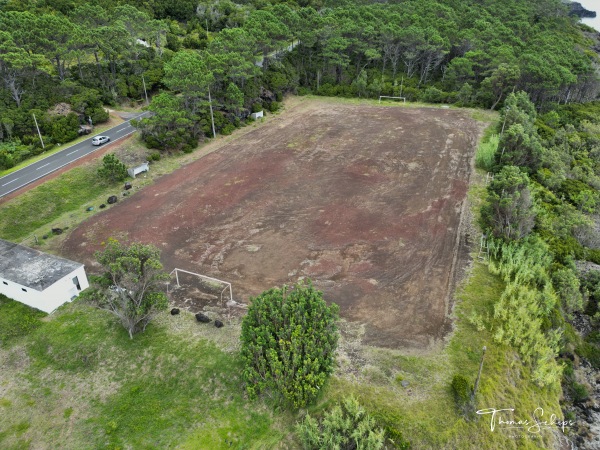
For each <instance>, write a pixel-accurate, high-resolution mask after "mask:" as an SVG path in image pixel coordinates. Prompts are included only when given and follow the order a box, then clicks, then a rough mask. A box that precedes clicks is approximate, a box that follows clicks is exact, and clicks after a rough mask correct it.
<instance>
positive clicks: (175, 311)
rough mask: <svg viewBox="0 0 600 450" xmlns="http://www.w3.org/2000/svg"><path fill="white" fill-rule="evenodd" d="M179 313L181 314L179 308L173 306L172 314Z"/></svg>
mask: <svg viewBox="0 0 600 450" xmlns="http://www.w3.org/2000/svg"><path fill="white" fill-rule="evenodd" d="M177 314H179V308H173V309H172V310H171V315H172V316H176V315H177Z"/></svg>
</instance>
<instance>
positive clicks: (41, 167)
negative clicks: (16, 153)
mask: <svg viewBox="0 0 600 450" xmlns="http://www.w3.org/2000/svg"><path fill="white" fill-rule="evenodd" d="M49 165H50V163H48V164H44V165H43V166H40V167H38V168H37V169H35V170H40V169H43V168H44V167H46V166H49Z"/></svg>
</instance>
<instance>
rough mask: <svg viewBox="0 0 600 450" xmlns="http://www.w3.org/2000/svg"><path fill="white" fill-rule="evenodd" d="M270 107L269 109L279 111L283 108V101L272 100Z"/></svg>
mask: <svg viewBox="0 0 600 450" xmlns="http://www.w3.org/2000/svg"><path fill="white" fill-rule="evenodd" d="M268 107H269V111H271V112H277V111H279V110H280V109H281V103H280V102H271V103H269V105H268Z"/></svg>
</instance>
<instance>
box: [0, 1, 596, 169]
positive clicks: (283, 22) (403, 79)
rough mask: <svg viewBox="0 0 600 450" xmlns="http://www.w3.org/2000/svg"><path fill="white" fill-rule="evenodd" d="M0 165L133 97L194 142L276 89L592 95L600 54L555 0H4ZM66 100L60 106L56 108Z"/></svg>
mask: <svg viewBox="0 0 600 450" xmlns="http://www.w3.org/2000/svg"><path fill="white" fill-rule="evenodd" d="M0 24H1V28H0V29H1V30H3V31H1V32H0V74H1V76H2V90H0V105H1V106H0V168H7V167H11V166H12V165H14V164H16V163H18V162H19V161H20V160H22V159H24V158H26V157H27V156H30V155H32V154H37V153H40V152H41V151H42V150H43V149H42V148H41V144H40V142H39V138H38V136H37V132H36V128H35V119H34V115H35V117H36V118H37V121H38V122H39V126H40V128H41V133H42V135H43V139H44V142H45V143H46V144H48V145H47V146H46V149H47V148H48V146H51V145H53V144H59V143H64V142H67V141H70V140H72V139H73V138H75V137H76V136H77V134H78V132H81V131H82V130H80V125H83V124H86V125H87V124H89V122H91V123H93V124H97V123H100V122H102V121H105V120H106V119H107V117H108V116H107V113H106V111H105V109H104V107H103V105H115V104H123V103H125V104H128V105H141V104H143V102H144V101H145V99H146V95H149V98H151V100H152V101H151V104H150V105H149V109H150V110H151V111H154V112H155V113H156V114H155V115H154V116H153V117H151V118H148V119H145V120H143V121H142V123H140V124H138V125H139V126H140V128H141V129H142V133H143V137H144V139H145V141H146V142H147V144H148V146H149V147H153V148H158V149H166V150H170V149H183V150H191V149H192V148H194V147H195V146H196V144H197V142H198V140H199V139H203V138H204V136H212V133H213V131H212V126H211V125H212V124H211V118H210V115H209V109H208V105H209V98H210V100H211V102H210V103H211V105H212V106H213V108H214V126H215V131H217V132H220V133H225V134H226V133H229V132H231V131H232V129H233V128H234V127H236V126H239V125H240V121H244V120H245V119H246V118H247V117H248V116H249V113H250V112H252V111H254V110H261V109H263V108H265V109H267V110H276V109H277V108H278V107H279V102H280V101H281V99H282V96H283V95H284V94H285V93H286V92H294V93H297V94H301V95H302V94H306V93H314V94H318V95H328V96H332V95H333V96H346V97H377V96H378V95H394V96H402V97H405V98H406V99H407V100H409V101H424V102H434V103H440V102H443V103H451V104H456V105H459V106H477V107H484V108H492V109H497V108H499V107H501V106H502V103H503V101H504V100H505V98H506V95H507V94H508V93H510V92H515V91H520V90H523V91H525V92H527V93H528V94H529V96H530V98H531V100H532V101H533V102H534V103H535V105H536V107H537V108H538V109H547V108H549V107H550V106H551V105H554V104H564V103H571V102H585V101H589V100H593V99H595V97H596V95H597V92H598V90H599V86H600V85H599V83H598V80H597V77H596V69H597V59H598V58H597V54H596V53H595V52H594V51H593V50H592V46H593V42H592V40H590V39H589V38H586V37H585V34H584V33H582V31H581V26H579V25H578V24H577V19H576V18H573V17H570V16H569V15H568V11H567V7H566V6H565V5H563V4H562V3H561V2H560V1H559V0H539V1H535V2H522V1H517V0H512V1H507V2H493V1H483V2H482V1H456V0H445V1H394V2H386V3H371V2H366V1H352V2H350V1H340V0H329V1H325V2H322V1H317V2H304V1H302V2H300V3H295V2H285V3H279V2H268V1H262V0H261V1H259V0H255V1H245V2H240V3H234V2H232V1H230V0H216V1H209V2H202V1H201V2H196V1H175V0H172V1H166V2H165V1H160V2H159V1H150V2H146V1H144V2H141V1H134V0H132V1H129V2H117V1H112V0H104V1H102V0H100V1H96V2H85V1H82V0H70V1H56V2H55V1H52V2H50V1H29V2H28V1H13V0H3V1H2V2H0ZM65 105H67V106H66V107H65Z"/></svg>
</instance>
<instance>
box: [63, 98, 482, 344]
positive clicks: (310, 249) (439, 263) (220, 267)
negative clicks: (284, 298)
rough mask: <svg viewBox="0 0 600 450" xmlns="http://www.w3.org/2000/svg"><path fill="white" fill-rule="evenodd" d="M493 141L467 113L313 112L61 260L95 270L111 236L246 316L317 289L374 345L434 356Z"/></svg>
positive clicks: (153, 195)
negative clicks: (470, 202)
mask: <svg viewBox="0 0 600 450" xmlns="http://www.w3.org/2000/svg"><path fill="white" fill-rule="evenodd" d="M481 129H482V125H481V124H480V123H477V122H475V121H474V120H473V119H471V118H470V116H469V113H468V112H467V111H460V110H451V109H438V108H402V107H395V106H376V105H370V104H364V105H361V104H357V103H344V102H333V101H326V100H320V99H316V100H308V99H305V100H300V101H298V102H296V104H295V105H293V106H291V107H288V108H287V109H286V111H284V112H283V113H282V114H281V115H279V116H277V117H272V118H270V120H269V122H268V123H266V124H264V125H262V126H258V127H256V129H253V130H252V131H250V132H248V133H245V134H243V135H242V136H240V137H239V138H238V139H233V140H231V141H230V142H229V143H228V144H227V145H225V146H223V147H222V148H220V149H219V150H217V151H215V152H213V153H211V154H209V155H207V156H205V157H203V158H201V159H199V160H197V161H196V162H193V163H191V164H189V165H187V166H185V167H182V168H181V169H179V170H177V171H176V172H174V173H172V174H170V175H165V176H163V177H162V178H160V179H159V180H158V181H157V182H156V183H155V184H153V185H152V186H149V187H147V188H145V189H143V190H140V191H139V192H138V193H136V194H135V195H134V196H132V197H129V198H127V199H124V200H121V201H120V202H119V203H118V204H116V205H114V206H111V207H110V208H109V209H108V210H106V211H104V212H102V213H100V214H97V215H95V216H93V217H92V218H90V219H88V220H87V221H86V222H84V223H83V224H82V225H81V226H79V227H78V228H76V229H75V230H73V231H72V233H71V234H70V236H69V237H68V239H67V240H66V241H65V243H64V245H63V247H62V250H61V253H62V254H63V255H64V256H66V257H69V258H72V259H75V260H78V261H82V262H85V263H86V264H87V265H88V267H89V266H90V265H92V264H93V260H94V258H93V253H94V251H96V250H99V249H101V243H102V242H105V241H106V240H107V239H108V238H109V237H111V236H114V237H117V238H119V239H122V240H125V241H140V242H144V243H152V244H155V245H157V246H158V247H159V248H160V249H161V250H162V261H163V264H164V266H165V269H167V270H168V271H171V270H172V269H173V268H175V267H177V268H180V269H186V270H190V271H193V272H199V273H202V274H205V275H209V276H214V277H217V278H220V279H223V280H226V281H229V282H231V283H232V284H233V294H234V298H235V300H237V301H241V302H248V299H249V297H250V296H254V295H257V294H259V293H260V292H262V291H264V290H266V289H268V288H270V287H272V286H280V285H282V284H284V283H286V284H292V283H294V282H296V281H297V280H298V279H299V278H301V277H305V278H310V279H311V280H313V283H314V284H315V286H317V287H318V288H319V289H320V290H322V291H323V292H324V294H325V298H326V299H327V300H328V301H331V302H335V303H337V304H339V305H340V308H341V315H342V317H344V318H346V319H347V320H350V321H355V322H359V323H362V324H365V327H366V328H365V329H366V332H365V336H364V342H365V343H367V344H371V345H376V346H384V347H404V348H406V347H412V348H424V347H428V346H429V345H431V344H432V343H434V342H436V341H438V340H439V339H441V338H442V337H443V336H444V335H445V334H446V333H447V331H448V330H449V327H450V321H449V318H448V316H449V313H450V309H451V306H452V293H453V290H454V285H455V280H456V277H457V274H458V273H460V272H461V269H462V268H464V264H465V261H466V259H467V256H468V255H467V252H466V247H465V245H464V236H463V233H462V232H461V218H462V216H463V211H464V209H465V208H464V204H465V199H466V193H467V188H468V184H469V177H470V174H471V164H472V159H473V158H472V157H473V154H474V150H475V147H476V143H477V140H478V137H479V135H480V132H481ZM92 270H93V269H92Z"/></svg>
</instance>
